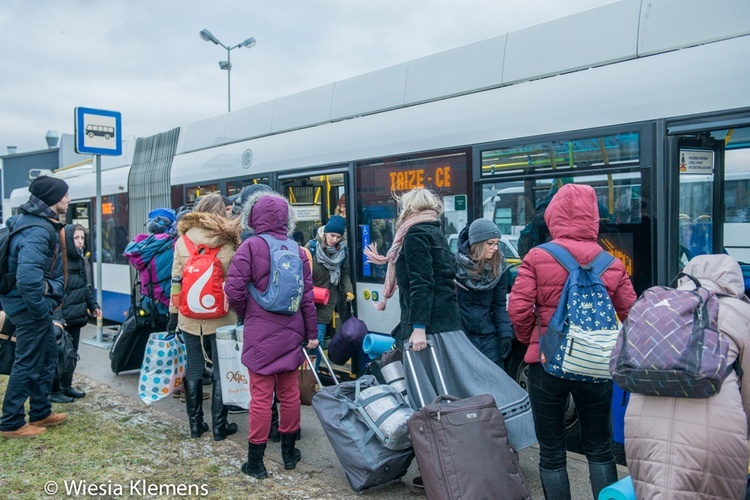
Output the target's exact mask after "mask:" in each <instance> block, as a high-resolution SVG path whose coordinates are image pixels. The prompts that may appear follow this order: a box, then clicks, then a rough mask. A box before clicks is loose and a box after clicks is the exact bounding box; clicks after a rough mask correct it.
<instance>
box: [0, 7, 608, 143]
mask: <svg viewBox="0 0 750 500" xmlns="http://www.w3.org/2000/svg"><path fill="white" fill-rule="evenodd" d="M613 1H614V0H482V1H480V0H370V1H364V0H263V1H262V0H211V1H208V0H203V1H194V0H179V1H178V0H156V1H149V2H146V1H143V0H104V1H98V2H97V1H92V0H31V1H30V0H2V5H1V6H0V68H1V69H0V155H5V154H7V147H8V146H17V147H18V152H19V153H21V152H27V151H35V150H40V149H44V148H46V147H47V146H46V142H45V135H46V133H47V131H48V130H54V131H57V132H58V134H63V133H68V134H72V133H73V131H74V129H73V115H74V108H76V107H77V106H83V107H90V108H97V109H105V110H111V111H119V112H120V113H122V124H123V132H124V136H126V137H127V136H135V137H145V136H149V135H153V134H155V133H158V132H163V131H165V130H168V129H171V128H174V127H176V126H180V125H184V124H187V123H190V122H193V121H197V120H202V119H205V118H209V117H211V116H216V115H219V114H222V113H224V112H226V109H227V72H226V71H222V70H221V69H220V68H219V64H218V62H219V61H220V60H225V59H226V55H227V53H226V50H224V49H222V48H221V47H220V46H218V45H214V44H213V43H209V42H204V41H203V40H202V39H201V38H200V36H199V34H198V33H199V32H200V30H202V29H204V28H206V29H208V30H209V31H211V32H212V33H213V34H214V36H216V37H217V38H218V39H219V40H221V41H222V42H223V43H224V44H225V45H228V46H233V45H236V44H238V43H240V42H241V41H243V40H245V39H247V38H249V37H251V36H252V37H255V38H256V40H257V44H256V45H255V47H253V48H251V49H245V48H242V49H235V50H232V52H231V59H232V71H231V79H232V109H233V110H237V109H241V108H244V107H247V106H251V105H253V104H257V103H259V102H263V101H268V100H271V99H274V98H276V97H281V96H284V95H288V94H292V93H295V92H299V91H302V90H306V89H309V88H314V87H317V86H320V85H324V84H327V83H331V82H334V81H337V80H342V79H345V78H349V77H352V76H356V75H360V74H363V73H367V72H370V71H374V70H377V69H381V68H385V67H388V66H392V65H395V64H399V63H402V62H405V61H408V60H411V59H416V58H419V57H423V56H426V55H430V54H433V53H435V52H440V51H443V50H448V49H451V48H454V47H459V46H461V45H466V44H469V43H473V42H477V41H480V40H485V39H487V38H491V37H494V36H497V35H501V34H504V33H507V32H509V31H516V30H519V29H522V28H525V27H528V26H532V25H535V24H539V23H543V22H545V21H549V20H551V19H555V18H558V17H563V16H567V15H571V14H575V13H577V12H581V11H584V10H588V9H592V8H595V7H599V6H601V5H605V4H609V3H613Z"/></svg>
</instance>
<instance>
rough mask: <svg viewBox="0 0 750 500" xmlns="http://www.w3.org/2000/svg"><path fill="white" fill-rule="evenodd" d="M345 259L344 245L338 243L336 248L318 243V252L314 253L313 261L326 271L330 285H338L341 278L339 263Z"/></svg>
mask: <svg viewBox="0 0 750 500" xmlns="http://www.w3.org/2000/svg"><path fill="white" fill-rule="evenodd" d="M345 258H346V243H343V242H341V243H339V245H338V248H336V247H327V246H324V244H323V243H321V242H320V241H318V250H317V251H316V252H315V260H317V261H318V264H320V265H322V266H323V267H325V268H326V269H328V273H329V274H330V276H331V284H332V285H338V284H339V279H340V278H341V263H342V262H343V261H344V259H345Z"/></svg>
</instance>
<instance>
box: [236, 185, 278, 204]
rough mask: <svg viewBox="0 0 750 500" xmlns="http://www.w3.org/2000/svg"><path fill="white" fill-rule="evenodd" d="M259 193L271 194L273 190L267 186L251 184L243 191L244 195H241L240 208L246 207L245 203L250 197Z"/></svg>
mask: <svg viewBox="0 0 750 500" xmlns="http://www.w3.org/2000/svg"><path fill="white" fill-rule="evenodd" d="M258 191H269V192H270V191H273V190H272V189H271V188H270V187H268V186H266V185H265V184H250V185H249V186H245V188H244V189H243V190H242V194H240V206H242V205H244V204H245V201H247V199H248V198H250V196H252V195H254V194H255V193H257V192H258Z"/></svg>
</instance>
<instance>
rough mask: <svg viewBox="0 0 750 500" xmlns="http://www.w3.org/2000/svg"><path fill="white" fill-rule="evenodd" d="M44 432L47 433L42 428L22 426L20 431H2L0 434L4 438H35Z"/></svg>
mask: <svg viewBox="0 0 750 500" xmlns="http://www.w3.org/2000/svg"><path fill="white" fill-rule="evenodd" d="M45 432H47V429H45V428H44V427H34V426H33V425H29V424H23V427H21V428H20V429H16V430H14V431H2V432H1V433H0V434H2V436H3V437H5V438H35V437H37V436H39V435H40V434H44V433H45Z"/></svg>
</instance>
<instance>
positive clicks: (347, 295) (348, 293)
mask: <svg viewBox="0 0 750 500" xmlns="http://www.w3.org/2000/svg"><path fill="white" fill-rule="evenodd" d="M352 300H354V294H353V293H352V292H346V301H347V302H351V301H352Z"/></svg>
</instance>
